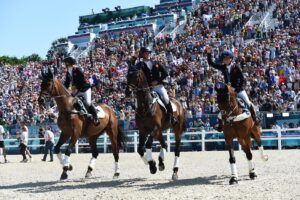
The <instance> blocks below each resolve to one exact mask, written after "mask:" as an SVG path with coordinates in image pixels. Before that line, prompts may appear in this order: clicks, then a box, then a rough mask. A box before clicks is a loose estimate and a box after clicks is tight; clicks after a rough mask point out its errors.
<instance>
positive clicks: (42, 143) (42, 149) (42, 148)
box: [39, 127, 45, 153]
mask: <svg viewBox="0 0 300 200" xmlns="http://www.w3.org/2000/svg"><path fill="white" fill-rule="evenodd" d="M44 132H45V130H44V128H43V127H40V129H39V140H40V153H45V137H44Z"/></svg>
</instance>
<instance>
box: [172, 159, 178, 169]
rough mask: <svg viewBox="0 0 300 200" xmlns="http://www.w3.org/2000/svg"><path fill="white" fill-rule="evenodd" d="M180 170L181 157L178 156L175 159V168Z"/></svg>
mask: <svg viewBox="0 0 300 200" xmlns="http://www.w3.org/2000/svg"><path fill="white" fill-rule="evenodd" d="M175 167H177V168H179V157H178V156H175V159H174V167H173V168H175Z"/></svg>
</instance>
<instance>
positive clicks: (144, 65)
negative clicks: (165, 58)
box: [135, 47, 176, 125]
mask: <svg viewBox="0 0 300 200" xmlns="http://www.w3.org/2000/svg"><path fill="white" fill-rule="evenodd" d="M150 53H151V50H149V49H148V48H146V47H142V48H141V49H140V51H139V55H138V56H139V58H138V60H137V62H136V65H135V66H136V68H137V69H142V70H143V72H144V73H145V75H146V78H147V82H148V84H149V85H151V86H152V87H153V91H155V92H156V93H158V95H159V96H160V98H161V99H162V101H163V103H164V104H165V106H166V109H167V121H169V122H171V124H173V125H174V124H175V123H176V119H175V118H174V116H173V109H172V105H171V101H170V98H169V96H168V92H167V90H166V89H165V87H164V86H163V80H164V79H165V78H166V77H167V76H168V72H167V70H166V69H165V68H164V67H163V66H162V65H161V64H160V63H159V62H157V61H152V60H151V59H150Z"/></svg>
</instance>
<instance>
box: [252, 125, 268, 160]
mask: <svg viewBox="0 0 300 200" xmlns="http://www.w3.org/2000/svg"><path fill="white" fill-rule="evenodd" d="M251 134H252V136H253V138H254V140H255V141H256V143H257V145H258V149H259V152H260V157H261V159H262V160H263V161H267V160H268V159H269V157H268V155H267V154H265V152H264V147H263V146H262V144H261V131H260V128H259V127H258V126H256V125H254V127H253V128H252V131H251Z"/></svg>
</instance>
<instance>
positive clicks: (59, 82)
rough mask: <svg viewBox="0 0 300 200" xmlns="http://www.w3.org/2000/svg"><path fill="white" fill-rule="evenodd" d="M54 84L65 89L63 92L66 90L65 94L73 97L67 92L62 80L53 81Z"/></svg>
mask: <svg viewBox="0 0 300 200" xmlns="http://www.w3.org/2000/svg"><path fill="white" fill-rule="evenodd" d="M53 82H54V83H55V84H56V85H57V86H59V87H61V88H63V90H64V92H65V94H66V95H68V96H72V95H71V93H70V92H69V90H67V88H66V87H65V86H64V84H63V83H62V82H61V80H59V79H53Z"/></svg>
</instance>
